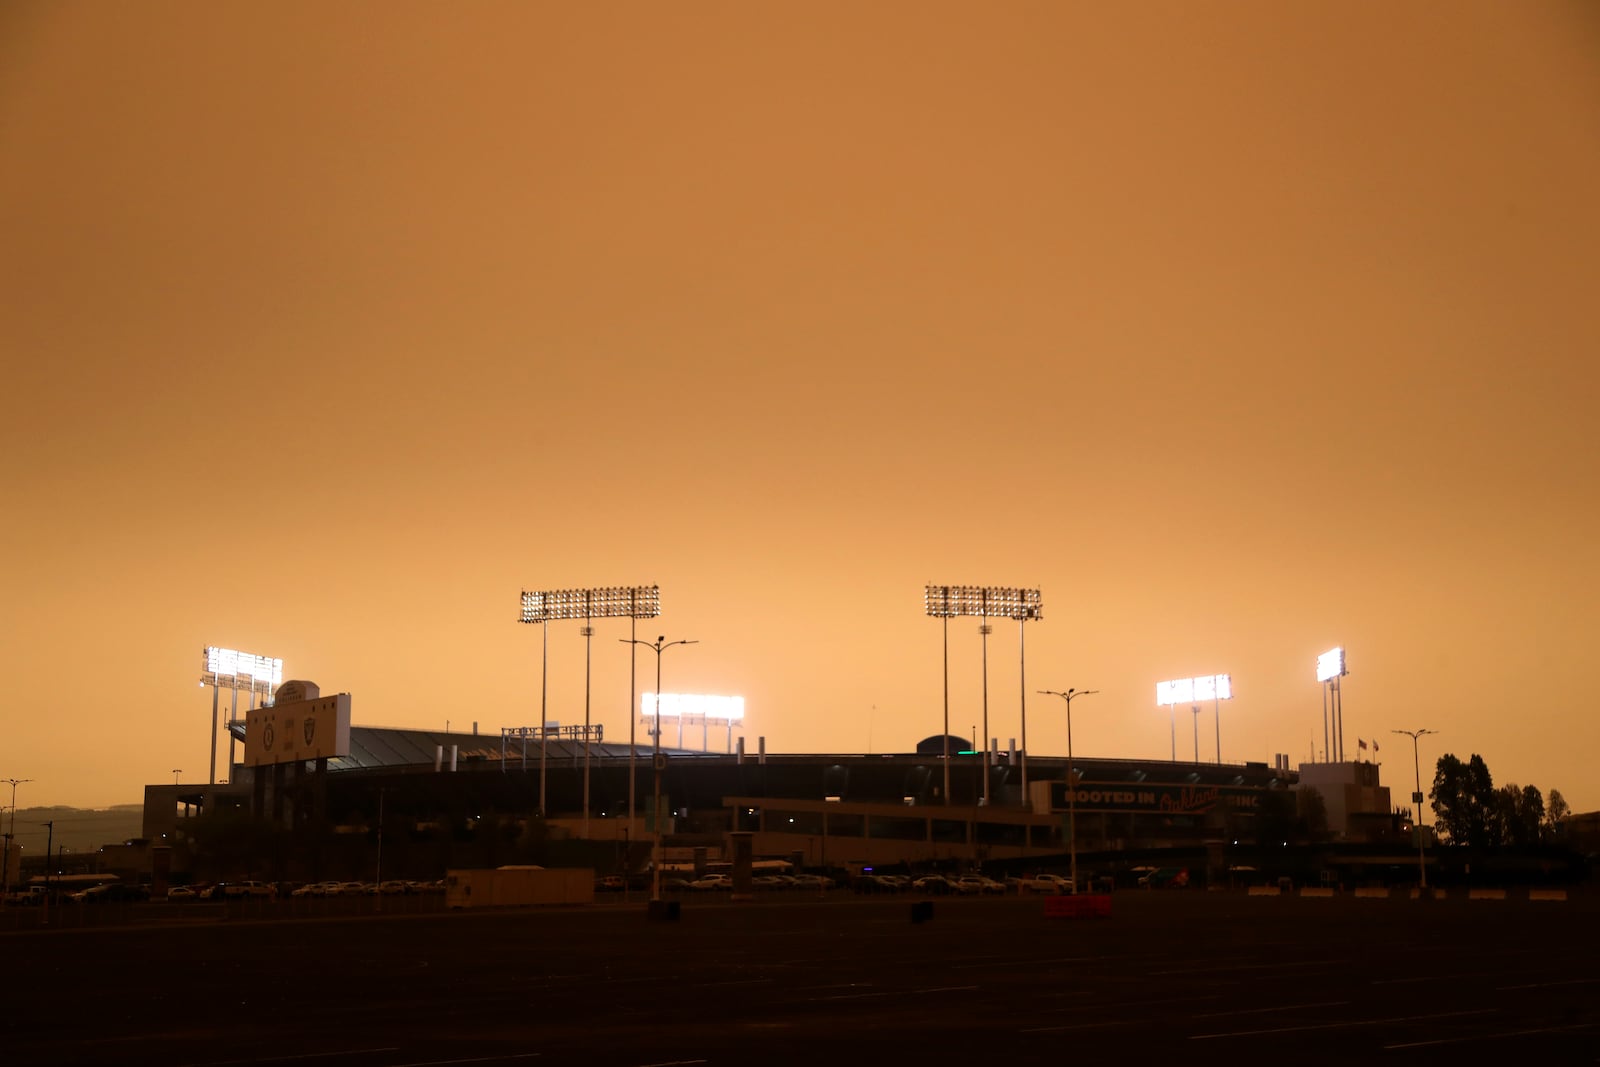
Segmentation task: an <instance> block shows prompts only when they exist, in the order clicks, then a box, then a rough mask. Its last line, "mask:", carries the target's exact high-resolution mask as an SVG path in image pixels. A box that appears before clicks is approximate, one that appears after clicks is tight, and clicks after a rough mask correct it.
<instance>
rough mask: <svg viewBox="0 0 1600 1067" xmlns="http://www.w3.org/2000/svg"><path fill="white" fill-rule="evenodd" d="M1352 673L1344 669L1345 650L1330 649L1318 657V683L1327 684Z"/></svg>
mask: <svg viewBox="0 0 1600 1067" xmlns="http://www.w3.org/2000/svg"><path fill="white" fill-rule="evenodd" d="M1349 673H1350V672H1349V671H1347V670H1345V669H1344V649H1343V648H1330V649H1329V650H1328V651H1326V652H1324V653H1323V654H1322V655H1320V656H1318V657H1317V681H1319V682H1326V681H1328V680H1329V679H1332V678H1341V677H1343V676H1344V675H1346V674H1349Z"/></svg>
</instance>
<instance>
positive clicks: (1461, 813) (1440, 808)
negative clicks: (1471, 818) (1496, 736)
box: [1428, 752, 1469, 845]
mask: <svg viewBox="0 0 1600 1067" xmlns="http://www.w3.org/2000/svg"><path fill="white" fill-rule="evenodd" d="M1466 778H1467V768H1466V767H1465V766H1464V765H1463V764H1462V762H1461V760H1460V759H1458V758H1457V757H1456V756H1455V755H1454V754H1452V753H1449V752H1446V753H1445V754H1444V755H1442V756H1440V757H1439V762H1438V764H1437V765H1436V766H1435V768H1434V772H1433V789H1432V790H1431V791H1430V792H1429V794H1428V797H1429V800H1431V801H1432V805H1433V822H1434V827H1435V828H1436V829H1437V830H1438V832H1439V834H1440V835H1441V836H1442V837H1443V838H1444V839H1445V840H1446V841H1448V842H1449V843H1450V844H1452V845H1459V844H1464V843H1465V842H1466V840H1467V823H1468V818H1467V805H1468V803H1469V801H1468V798H1467V787H1466Z"/></svg>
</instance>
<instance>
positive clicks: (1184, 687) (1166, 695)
mask: <svg viewBox="0 0 1600 1067" xmlns="http://www.w3.org/2000/svg"><path fill="white" fill-rule="evenodd" d="M1156 703H1157V704H1192V703H1194V679H1193V678H1175V679H1173V680H1172V681H1170V682H1157V683H1156Z"/></svg>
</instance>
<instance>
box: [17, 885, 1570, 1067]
mask: <svg viewBox="0 0 1600 1067" xmlns="http://www.w3.org/2000/svg"><path fill="white" fill-rule="evenodd" d="M911 910H912V903H911V901H910V900H908V899H906V898H897V899H876V898H854V897H843V898H840V897H835V898H834V899H830V900H826V901H821V900H785V901H783V902H780V903H759V902H758V903H743V904H740V903H730V902H727V901H714V902H713V901H707V902H703V903H702V902H700V901H697V900H690V901H686V902H685V903H684V904H683V911H682V916H681V918H680V919H679V920H678V921H677V922H660V921H655V922H652V921H648V920H647V919H646V918H645V914H644V909H643V905H642V904H638V903H634V904H631V905H617V904H611V905H606V906H597V907H594V908H586V909H583V910H561V911H528V912H500V913H455V914H443V915H438V914H432V915H402V916H391V917H368V918H340V919H325V920H307V921H299V920H274V921H265V922H256V921H247V920H239V919H229V920H225V921H218V920H217V919H214V918H213V919H201V918H196V917H194V916H193V915H190V916H189V917H186V918H182V919H172V920H170V921H155V922H144V923H141V924H140V925H138V926H136V927H125V928H97V929H96V928H90V929H67V930H62V929H51V930H38V931H34V932H26V933H16V934H8V935H4V936H0V982H3V985H0V991H3V998H0V1007H3V1016H0V1019H3V1022H0V1063H4V1064H8V1065H11V1064H14V1065H23V1064H56V1063H104V1064H124V1063H127V1064H163V1065H178V1064H196V1065H198V1064H206V1065H221V1064H230V1065H238V1064H296V1065H303V1064H310V1065H328V1067H399V1065H419V1067H420V1065H423V1064H429V1065H434V1064H437V1065H443V1064H477V1063H482V1064H513V1063H516V1064H522V1063H546V1064H569V1063H580V1064H594V1065H598V1067H607V1065H626V1067H637V1065H646V1064H696V1063H705V1064H715V1065H743V1064H752V1065H779V1064H808V1065H825V1067H853V1065H856V1064H874V1065H877V1064H882V1065H893V1067H911V1065H927V1064H944V1063H980V1064H985V1065H998V1064H1036V1063H1073V1064H1077V1063H1095V1064H1141V1065H1144V1064H1163V1065H1165V1064H1173V1063H1228V1064H1274V1063H1283V1064H1289V1063H1296V1064H1304V1063H1356V1062H1380V1063H1394V1064H1412V1063H1434V1062H1439V1063H1443V1062H1452V1063H1471V1064H1476V1063H1505V1064H1541V1065H1544V1064H1572V1063H1597V1062H1600V936H1597V934H1600V904H1597V902H1596V901H1594V900H1592V899H1583V898H1580V899H1575V900H1572V901H1565V902H1533V901H1526V900H1521V901H1471V900H1437V901H1412V900H1403V899H1394V900H1366V899H1355V898H1349V897H1341V898H1336V899H1318V900H1307V899H1301V898H1291V897H1285V898H1264V897H1245V896H1242V895H1235V894H1222V893H1213V894H1206V893H1150V892H1145V893H1126V894H1119V895H1117V896H1116V897H1115V899H1114V903H1113V914H1112V916H1111V917H1110V918H1108V919H1097V920H1069V919H1047V918H1045V917H1044V914H1043V912H1044V906H1043V902H1042V901H1041V900H1038V899H1019V898H1006V899H997V900H946V899H941V900H939V901H938V902H937V903H935V904H933V917H932V919H931V920H930V921H927V922H922V923H913V922H912V921H911Z"/></svg>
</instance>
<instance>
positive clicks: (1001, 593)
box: [922, 585, 1044, 621]
mask: <svg viewBox="0 0 1600 1067" xmlns="http://www.w3.org/2000/svg"><path fill="white" fill-rule="evenodd" d="M922 601H923V610H924V611H925V613H926V614H928V615H931V616H933V617H934V618H936V619H941V618H942V619H952V618H955V617H956V616H958V615H973V616H978V617H980V618H988V619H1019V620H1027V621H1032V620H1036V619H1042V618H1044V602H1043V600H1042V598H1041V597H1040V595H1039V590H1037V589H1019V588H1014V587H1011V586H998V585H929V586H926V587H924V589H923V593H922Z"/></svg>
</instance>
